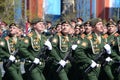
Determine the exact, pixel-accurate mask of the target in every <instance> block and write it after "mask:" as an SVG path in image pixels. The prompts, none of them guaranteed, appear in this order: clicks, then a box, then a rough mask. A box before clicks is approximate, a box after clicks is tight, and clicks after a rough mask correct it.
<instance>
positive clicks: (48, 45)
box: [44, 40, 52, 50]
mask: <svg viewBox="0 0 120 80" xmlns="http://www.w3.org/2000/svg"><path fill="white" fill-rule="evenodd" d="M44 45H45V46H47V47H48V49H49V50H52V44H51V42H50V41H49V40H47V41H46V42H45V43H44Z"/></svg>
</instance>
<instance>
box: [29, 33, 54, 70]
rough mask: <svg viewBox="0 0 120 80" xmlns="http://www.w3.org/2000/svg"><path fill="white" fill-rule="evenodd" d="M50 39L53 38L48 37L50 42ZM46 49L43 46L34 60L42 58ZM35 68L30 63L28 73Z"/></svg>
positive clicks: (33, 64) (34, 65)
mask: <svg viewBox="0 0 120 80" xmlns="http://www.w3.org/2000/svg"><path fill="white" fill-rule="evenodd" d="M52 37H54V35H52V36H50V37H49V39H48V40H49V41H51V39H52ZM47 49H48V47H47V46H45V45H44V46H43V47H42V48H41V50H40V52H39V53H38V55H37V56H36V58H38V59H40V58H44V57H45V53H46V50H47ZM36 66H37V64H35V63H32V64H31V66H30V67H29V71H31V70H33V69H34V68H35V67H36Z"/></svg>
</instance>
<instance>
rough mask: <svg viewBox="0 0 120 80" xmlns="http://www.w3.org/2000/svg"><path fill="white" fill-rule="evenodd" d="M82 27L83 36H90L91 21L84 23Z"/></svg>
mask: <svg viewBox="0 0 120 80" xmlns="http://www.w3.org/2000/svg"><path fill="white" fill-rule="evenodd" d="M84 26H85V34H86V36H89V35H91V34H92V29H93V28H92V25H91V21H90V20H88V21H86V22H85V23H84Z"/></svg>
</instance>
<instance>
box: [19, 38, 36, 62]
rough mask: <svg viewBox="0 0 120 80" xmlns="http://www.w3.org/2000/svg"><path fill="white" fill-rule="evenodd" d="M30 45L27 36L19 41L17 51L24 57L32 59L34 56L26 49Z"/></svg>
mask: <svg viewBox="0 0 120 80" xmlns="http://www.w3.org/2000/svg"><path fill="white" fill-rule="evenodd" d="M29 45H30V40H29V37H26V38H24V39H23V40H21V41H20V47H19V51H20V53H21V54H22V55H23V57H24V58H28V59H30V60H34V56H32V55H31V53H30V52H29V51H28V48H29Z"/></svg>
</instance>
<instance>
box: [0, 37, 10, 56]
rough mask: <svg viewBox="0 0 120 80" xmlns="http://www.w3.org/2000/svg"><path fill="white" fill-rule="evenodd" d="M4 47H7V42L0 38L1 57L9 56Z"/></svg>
mask: <svg viewBox="0 0 120 80" xmlns="http://www.w3.org/2000/svg"><path fill="white" fill-rule="evenodd" d="M5 47H7V44H6V42H5V40H4V39H1V40H0V55H1V57H9V56H10V55H9V53H8V52H7V51H6V50H5Z"/></svg>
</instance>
